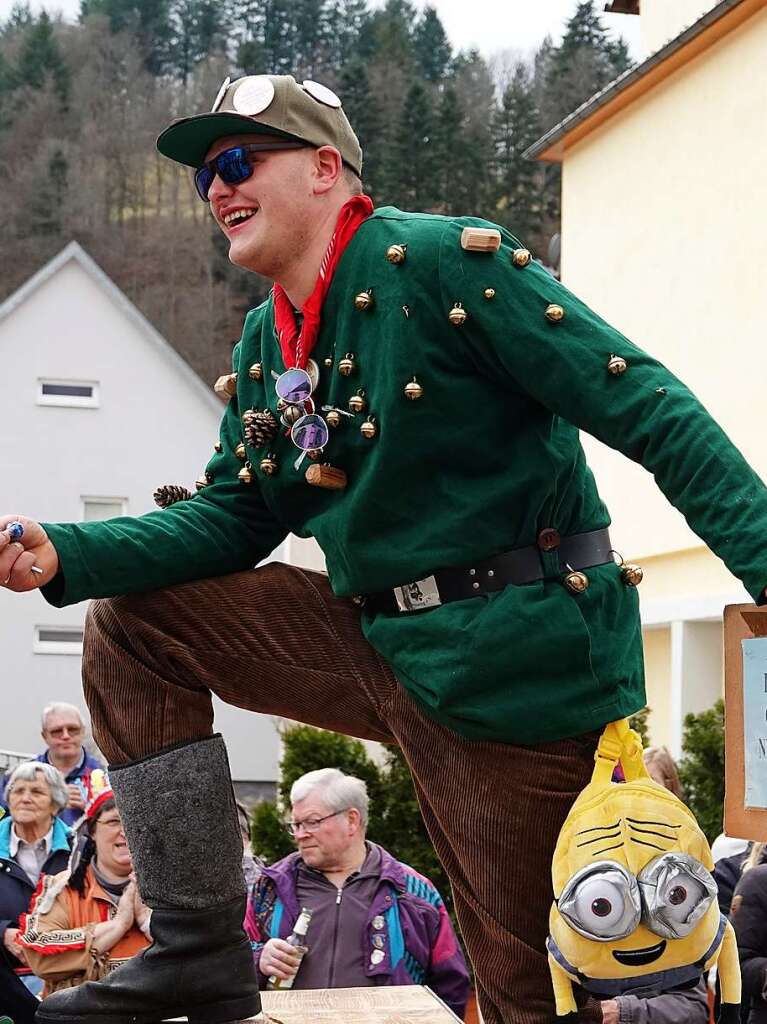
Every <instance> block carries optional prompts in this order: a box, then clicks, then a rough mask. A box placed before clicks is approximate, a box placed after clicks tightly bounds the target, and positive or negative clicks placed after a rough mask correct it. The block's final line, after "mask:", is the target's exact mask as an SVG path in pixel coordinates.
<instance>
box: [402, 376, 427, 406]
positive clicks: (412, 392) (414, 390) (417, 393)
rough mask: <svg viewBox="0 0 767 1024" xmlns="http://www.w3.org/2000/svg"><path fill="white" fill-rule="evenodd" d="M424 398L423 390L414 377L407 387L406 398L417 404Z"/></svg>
mask: <svg viewBox="0 0 767 1024" xmlns="http://www.w3.org/2000/svg"><path fill="white" fill-rule="evenodd" d="M422 396H423V388H422V387H421V385H420V384H419V383H418V381H417V380H416V379H415V377H413V379H412V380H411V381H409V382H408V383H407V384H406V385H405V398H409V399H410V401H411V402H415V401H416V400H417V399H419V398H421V397H422Z"/></svg>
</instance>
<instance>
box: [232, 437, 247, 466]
mask: <svg viewBox="0 0 767 1024" xmlns="http://www.w3.org/2000/svg"><path fill="white" fill-rule="evenodd" d="M234 454H235V455H236V456H237V458H238V459H242V461H243V462H244V461H245V445H244V444H243V443H242V441H240V443H239V444H238V445H237V447H236V448H235V449H234Z"/></svg>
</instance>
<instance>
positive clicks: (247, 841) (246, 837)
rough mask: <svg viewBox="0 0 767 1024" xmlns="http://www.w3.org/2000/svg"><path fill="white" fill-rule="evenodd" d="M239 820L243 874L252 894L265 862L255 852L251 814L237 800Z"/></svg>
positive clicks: (249, 894)
mask: <svg viewBox="0 0 767 1024" xmlns="http://www.w3.org/2000/svg"><path fill="white" fill-rule="evenodd" d="M237 820H238V821H239V823H240V834H241V835H242V874H243V877H244V878H245V885H246V886H247V889H248V896H252V894H253V892H254V890H255V888H256V882H257V881H258V879H259V878H260V877H261V871H262V870H263V867H264V862H263V861H262V860H261V858H260V857H257V856H256V855H255V854H254V853H253V847H252V845H251V837H250V815H249V814H248V809H247V807H245V805H244V804H241V803H240V802H239V800H238V801H237Z"/></svg>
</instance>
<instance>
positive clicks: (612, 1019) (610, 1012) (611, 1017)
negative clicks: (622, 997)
mask: <svg viewBox="0 0 767 1024" xmlns="http://www.w3.org/2000/svg"><path fill="white" fill-rule="evenodd" d="M619 1015H620V1008H619V1006H618V1001H617V999H608V1000H607V1001H606V1002H604V1003H602V1024H619Z"/></svg>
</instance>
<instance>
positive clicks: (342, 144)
mask: <svg viewBox="0 0 767 1024" xmlns="http://www.w3.org/2000/svg"><path fill="white" fill-rule="evenodd" d="M251 132H252V133H253V134H254V135H279V136H282V137H284V138H286V139H293V140H296V139H298V140H299V141H301V142H306V143H308V144H309V145H311V146H335V148H336V149H337V150H338V151H339V153H340V154H341V156H342V158H343V161H344V163H345V164H348V166H349V167H351V168H352V170H353V171H355V172H356V173H357V174H360V173H361V170H362V150H361V149H360V144H359V141H358V139H357V136H356V135H355V134H354V132H353V130H352V126H351V125H350V124H349V121H348V119H347V117H346V114H345V113H344V112H343V109H342V108H341V101H340V99H339V98H338V96H336V94H335V93H334V92H333V91H332V89H328V87H327V86H325V85H320V84H319V83H318V82H311V81H305V82H302V83H301V85H299V84H298V82H297V81H296V80H295V78H293V77H292V75H247V76H246V77H245V78H238V79H236V81H234V82H232V81H231V80H230V79H229V78H227V79H226V80H225V82H224V83H223V85H222V86H221V88H220V89H219V91H218V96H216V100H215V102H214V104H213V107H212V109H211V111H210V113H207V114H196V115H194V116H192V117H181V118H178V119H177V120H175V121H174V122H173V123H172V124H171V125H170V126H169V127H168V128H166V129H165V131H164V132H163V133H162V134H161V135H160V137H159V138H158V140H157V148H158V149H159V151H160V152H161V153H162V154H163V156H167V157H170V159H171V160H176V161H177V162H178V163H180V164H187V165H188V166H189V167H201V166H202V164H203V163H204V161H205V154H206V153H207V152H208V150H209V149H210V147H211V146H212V145H213V143H214V142H215V141H216V140H217V139H220V138H223V137H224V136H225V135H242V134H243V133H251Z"/></svg>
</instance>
